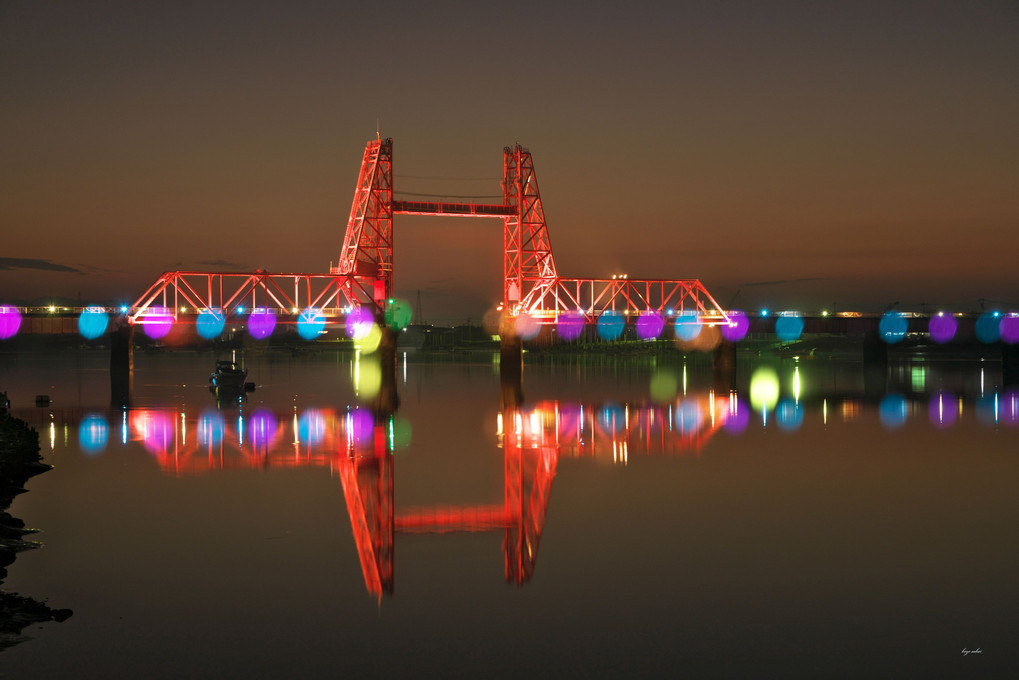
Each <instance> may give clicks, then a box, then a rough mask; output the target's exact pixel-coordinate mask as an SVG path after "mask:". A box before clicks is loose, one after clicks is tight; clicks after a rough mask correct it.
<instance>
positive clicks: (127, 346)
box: [110, 322, 134, 408]
mask: <svg viewBox="0 0 1019 680" xmlns="http://www.w3.org/2000/svg"><path fill="white" fill-rule="evenodd" d="M133 393H134V326H132V325H131V324H129V323H127V322H122V323H120V324H118V325H117V326H116V327H115V328H114V329H113V330H112V331H110V406H113V407H115V408H127V407H130V406H131V399H132V396H133Z"/></svg>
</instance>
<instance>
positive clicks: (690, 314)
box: [673, 309, 702, 342]
mask: <svg viewBox="0 0 1019 680" xmlns="http://www.w3.org/2000/svg"><path fill="white" fill-rule="evenodd" d="M673 327H674V328H675V330H676V337H677V338H679V339H680V340H682V341H683V342H691V341H692V340H694V339H696V337H697V336H698V335H700V334H701V328H702V324H701V320H700V317H699V316H697V312H695V311H693V310H690V309H687V310H684V311H682V312H680V313H679V314H677V315H676V320H675V321H674V322H673Z"/></svg>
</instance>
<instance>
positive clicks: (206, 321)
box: [195, 308, 226, 340]
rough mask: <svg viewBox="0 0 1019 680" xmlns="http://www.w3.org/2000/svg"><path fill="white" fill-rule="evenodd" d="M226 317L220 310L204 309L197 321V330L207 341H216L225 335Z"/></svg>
mask: <svg viewBox="0 0 1019 680" xmlns="http://www.w3.org/2000/svg"><path fill="white" fill-rule="evenodd" d="M225 325H226V317H225V316H224V315H223V311H222V310H220V309H218V308H217V309H203V310H202V311H201V312H199V313H198V318H197V319H195V330H196V331H198V335H200V336H202V337H203V338H205V339H206V340H215V339H216V338H218V337H219V336H220V335H221V334H222V333H223V327H224V326H225Z"/></svg>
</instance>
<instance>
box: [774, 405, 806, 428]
mask: <svg viewBox="0 0 1019 680" xmlns="http://www.w3.org/2000/svg"><path fill="white" fill-rule="evenodd" d="M775 422H777V423H778V427H779V429H781V430H785V431H786V432H792V431H793V430H798V429H800V426H801V425H803V406H802V405H801V404H799V403H797V402H796V401H794V400H792V399H783V400H782V401H780V402H778V406H776V407H775Z"/></svg>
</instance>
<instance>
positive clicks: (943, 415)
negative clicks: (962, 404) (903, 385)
mask: <svg viewBox="0 0 1019 680" xmlns="http://www.w3.org/2000/svg"><path fill="white" fill-rule="evenodd" d="M927 415H928V416H929V417H930V421H931V425H933V426H934V427H951V426H952V425H954V424H955V421H956V420H958V419H959V397H957V396H956V395H954V394H952V393H951V392H937V393H935V394H933V395H931V401H930V403H929V404H928V405H927Z"/></svg>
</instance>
